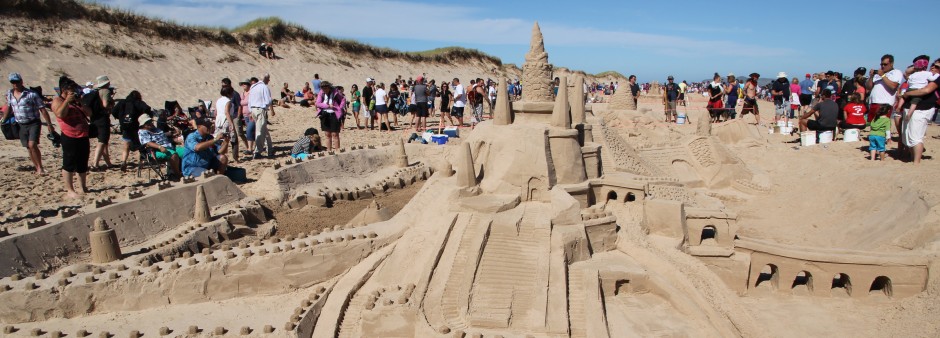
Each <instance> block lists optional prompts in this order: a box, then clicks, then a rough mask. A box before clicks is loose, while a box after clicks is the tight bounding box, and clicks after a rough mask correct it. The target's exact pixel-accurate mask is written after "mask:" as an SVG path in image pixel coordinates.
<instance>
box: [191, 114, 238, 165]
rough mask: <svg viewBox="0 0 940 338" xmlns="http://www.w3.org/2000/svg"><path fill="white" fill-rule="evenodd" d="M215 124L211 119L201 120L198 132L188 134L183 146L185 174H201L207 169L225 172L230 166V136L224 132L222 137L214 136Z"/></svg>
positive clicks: (197, 127) (197, 128)
mask: <svg viewBox="0 0 940 338" xmlns="http://www.w3.org/2000/svg"><path fill="white" fill-rule="evenodd" d="M213 127H214V125H213V123H212V122H211V121H202V122H199V123H198V124H197V126H196V132H193V133H190V134H189V135H188V136H186V142H185V144H184V146H183V148H184V150H183V156H182V157H183V161H182V172H183V175H184V176H200V175H202V173H203V172H205V171H206V170H213V171H215V172H216V173H217V174H224V173H225V169H226V168H227V167H228V157H226V156H225V155H224V154H225V153H226V152H227V151H228V145H229V141H230V140H229V136H228V134H222V135H223V136H222V138H221V139H216V138H213V137H212V129H214V128H213Z"/></svg>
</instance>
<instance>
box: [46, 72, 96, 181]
mask: <svg viewBox="0 0 940 338" xmlns="http://www.w3.org/2000/svg"><path fill="white" fill-rule="evenodd" d="M59 88H60V89H59V95H56V97H55V98H53V99H52V112H53V113H54V114H55V117H56V122H58V124H59V128H61V129H62V183H64V184H65V191H66V194H65V197H66V198H77V197H79V193H76V192H75V188H74V187H73V185H72V182H73V181H74V175H75V173H78V185H79V187H80V188H82V194H84V193H86V192H88V188H87V186H86V185H85V177H86V176H87V175H88V157H89V155H90V153H91V151H90V147H91V144H90V143H89V142H88V118H90V117H91V109H89V108H88V107H85V106H84V105H83V104H82V100H81V99H80V97H79V95H80V93H81V92H82V87H81V86H79V85H78V84H77V83H75V81H72V79H69V78H68V77H65V76H62V77H60V78H59Z"/></svg>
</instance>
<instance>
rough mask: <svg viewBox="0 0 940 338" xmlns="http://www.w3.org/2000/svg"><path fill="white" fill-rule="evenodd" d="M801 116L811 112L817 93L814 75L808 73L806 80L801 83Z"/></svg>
mask: <svg viewBox="0 0 940 338" xmlns="http://www.w3.org/2000/svg"><path fill="white" fill-rule="evenodd" d="M799 85H800V92H799V93H800V112H799V113H800V115H803V113H805V112H806V111H807V110H809V109H810V108H811V107H810V104H812V103H813V94H814V93H815V87H816V81H813V79H812V75H811V74H810V73H806V79H804V80H803V81H800V83H799Z"/></svg>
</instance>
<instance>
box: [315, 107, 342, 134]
mask: <svg viewBox="0 0 940 338" xmlns="http://www.w3.org/2000/svg"><path fill="white" fill-rule="evenodd" d="M342 127H343V125H342V123H340V121H339V118H338V117H336V114H334V113H329V112H324V113H321V114H320V130H322V131H325V132H330V133H338V132H339V130H340V129H342Z"/></svg>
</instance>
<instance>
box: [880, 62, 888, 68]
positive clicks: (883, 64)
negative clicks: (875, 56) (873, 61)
mask: <svg viewBox="0 0 940 338" xmlns="http://www.w3.org/2000/svg"><path fill="white" fill-rule="evenodd" d="M887 65H889V64H888V63H882V64H881V66H882V67H884V66H887Z"/></svg>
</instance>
